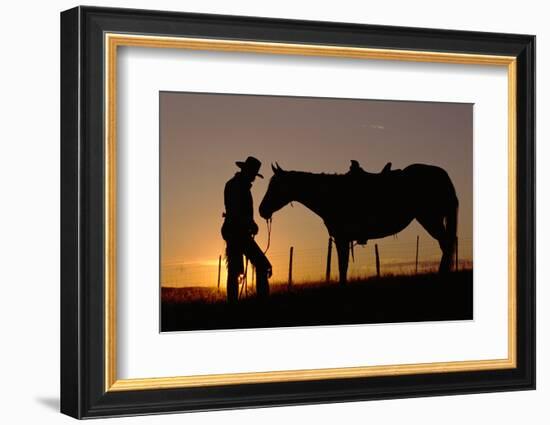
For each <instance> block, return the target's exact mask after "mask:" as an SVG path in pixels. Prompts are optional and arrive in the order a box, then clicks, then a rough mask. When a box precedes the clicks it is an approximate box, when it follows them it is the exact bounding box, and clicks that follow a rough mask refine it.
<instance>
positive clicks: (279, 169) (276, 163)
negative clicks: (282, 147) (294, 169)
mask: <svg viewBox="0 0 550 425" xmlns="http://www.w3.org/2000/svg"><path fill="white" fill-rule="evenodd" d="M275 165H276V166H277V171H285V170H283V169H282V168H281V166H280V165H279V163H278V162H275Z"/></svg>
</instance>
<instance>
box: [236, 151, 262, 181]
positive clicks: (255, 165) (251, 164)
mask: <svg viewBox="0 0 550 425" xmlns="http://www.w3.org/2000/svg"><path fill="white" fill-rule="evenodd" d="M235 164H237V167H239V168H240V169H241V170H243V171H248V172H249V173H251V174H253V175H255V176H258V177H260V178H262V179H263V178H264V176H262V175H261V174H260V173H258V171H260V167H261V166H262V163H261V162H260V160H259V159H256V158H254V157H253V156H249V157H248V158H246V160H245V161H244V162H243V161H237V162H235Z"/></svg>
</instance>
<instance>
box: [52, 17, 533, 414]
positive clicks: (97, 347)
mask: <svg viewBox="0 0 550 425" xmlns="http://www.w3.org/2000/svg"><path fill="white" fill-rule="evenodd" d="M61 57H62V59H61V71H62V74H61V80H62V84H61V103H62V110H61V112H62V124H61V162H62V170H61V174H62V176H61V192H62V205H61V207H62V217H61V220H62V232H61V242H62V244H61V245H62V253H61V254H62V279H61V306H62V308H61V411H62V412H63V413H65V414H68V415H71V416H73V417H76V418H90V417H103V416H120V415H136V414H147V413H162V412H176V411H182V412H183V411H194V410H210V409H224V408H240V407H253V406H271V405H289V404H305V403H321V402H337V401H352V400H368V399H381V398H398V397H411V396H423V395H425V396H427V395H443V394H460V393H474V392H488V391H506V390H521V389H533V388H534V387H535V311H534V305H535V304H534V298H535V232H534V225H535V221H534V211H535V209H534V203H535V196H534V193H535V192H534V187H535V183H534V175H535V173H534V164H535V153H534V139H535V135H534V119H535V111H534V90H535V88H534V84H535V83H534V69H535V66H534V60H535V59H534V58H535V38H534V36H529V35H517V34H495V33H474V32H465V31H449V30H435V29H418V28H401V27H389V26H368V25H355V24H342V23H328V22H311V21H293V20H277V19H265V18H251V17H237V16H220V15H201V14H187V13H175V12H160V11H143V10H129V9H108V8H94V7H77V8H74V9H71V10H68V11H66V12H63V13H62V14H61Z"/></svg>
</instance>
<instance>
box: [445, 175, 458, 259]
mask: <svg viewBox="0 0 550 425" xmlns="http://www.w3.org/2000/svg"><path fill="white" fill-rule="evenodd" d="M449 185H450V199H449V203H448V205H447V208H446V211H445V239H446V243H447V247H448V248H447V253H446V255H447V258H448V261H449V269H450V268H451V264H452V261H453V257H454V255H455V251H456V249H457V246H456V244H457V228H458V198H457V196H456V191H455V188H454V186H453V183H452V182H451V180H450V179H449Z"/></svg>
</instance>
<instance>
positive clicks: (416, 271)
mask: <svg viewBox="0 0 550 425" xmlns="http://www.w3.org/2000/svg"><path fill="white" fill-rule="evenodd" d="M419 238H420V236H418V235H416V263H415V266H414V272H415V273H418V240H419Z"/></svg>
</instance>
